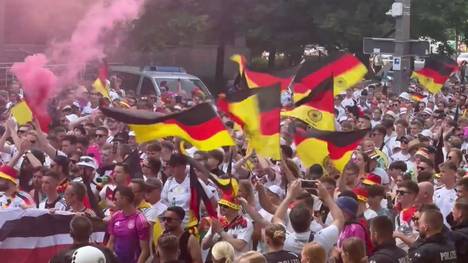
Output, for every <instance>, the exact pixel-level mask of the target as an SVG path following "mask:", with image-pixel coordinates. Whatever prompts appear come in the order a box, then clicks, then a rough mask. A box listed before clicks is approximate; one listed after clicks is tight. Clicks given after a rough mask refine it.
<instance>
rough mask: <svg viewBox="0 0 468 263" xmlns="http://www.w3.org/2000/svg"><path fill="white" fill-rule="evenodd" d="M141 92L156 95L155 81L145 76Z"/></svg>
mask: <svg viewBox="0 0 468 263" xmlns="http://www.w3.org/2000/svg"><path fill="white" fill-rule="evenodd" d="M140 94H141V95H156V92H155V90H154V85H153V82H152V81H151V79H150V78H148V77H144V78H143V83H142V84H141V92H140Z"/></svg>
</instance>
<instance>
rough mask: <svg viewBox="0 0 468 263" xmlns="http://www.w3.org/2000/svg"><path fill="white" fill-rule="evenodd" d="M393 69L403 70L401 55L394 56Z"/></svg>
mask: <svg viewBox="0 0 468 263" xmlns="http://www.w3.org/2000/svg"><path fill="white" fill-rule="evenodd" d="M393 70H394V71H397V70H401V57H393Z"/></svg>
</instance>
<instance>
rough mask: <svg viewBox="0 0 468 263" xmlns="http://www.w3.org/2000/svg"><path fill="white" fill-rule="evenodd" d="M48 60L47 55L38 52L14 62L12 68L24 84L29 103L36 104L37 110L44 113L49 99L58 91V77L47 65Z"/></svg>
mask: <svg viewBox="0 0 468 263" xmlns="http://www.w3.org/2000/svg"><path fill="white" fill-rule="evenodd" d="M47 62H48V61H47V58H46V56H45V55H43V54H37V55H32V56H29V57H27V58H26V59H25V61H24V62H21V63H15V64H13V67H12V68H11V72H13V74H15V76H16V78H18V80H19V81H20V83H21V85H22V86H23V90H24V93H25V94H26V95H27V101H28V104H30V105H31V104H32V105H34V106H33V107H34V108H35V109H36V111H38V112H39V113H43V114H45V113H46V112H47V103H48V100H49V99H51V98H53V97H54V96H55V95H56V94H57V93H58V89H57V77H56V76H55V75H54V73H53V72H52V71H50V70H49V69H48V68H46V67H45V66H46V65H47Z"/></svg>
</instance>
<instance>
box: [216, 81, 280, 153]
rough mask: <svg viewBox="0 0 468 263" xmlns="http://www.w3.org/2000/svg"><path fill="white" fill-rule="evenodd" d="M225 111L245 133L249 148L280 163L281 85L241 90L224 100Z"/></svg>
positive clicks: (230, 94) (223, 107) (228, 95)
mask: <svg viewBox="0 0 468 263" xmlns="http://www.w3.org/2000/svg"><path fill="white" fill-rule="evenodd" d="M218 105H222V107H221V108H220V110H222V111H224V112H225V113H226V114H227V115H228V116H230V117H231V118H232V120H233V121H235V122H236V123H238V124H239V125H240V126H241V127H242V129H243V130H244V132H245V134H246V137H247V138H248V140H249V146H250V147H251V148H252V149H255V151H256V153H257V154H258V155H260V156H262V157H266V158H268V157H269V158H273V159H275V160H279V159H280V157H281V156H280V111H281V90H280V85H279V84H276V85H273V86H270V87H262V88H258V89H249V88H243V89H241V90H239V91H236V92H233V93H229V94H227V95H226V97H225V98H223V102H222V103H219V102H218Z"/></svg>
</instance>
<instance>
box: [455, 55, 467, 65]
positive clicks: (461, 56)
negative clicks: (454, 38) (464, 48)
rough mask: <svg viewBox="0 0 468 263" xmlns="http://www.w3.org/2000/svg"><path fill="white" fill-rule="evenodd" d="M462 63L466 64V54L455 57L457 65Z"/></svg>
mask: <svg viewBox="0 0 468 263" xmlns="http://www.w3.org/2000/svg"><path fill="white" fill-rule="evenodd" d="M463 61H465V62H468V53H461V54H460V55H458V57H457V63H458V65H461V63H462V62H463Z"/></svg>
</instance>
